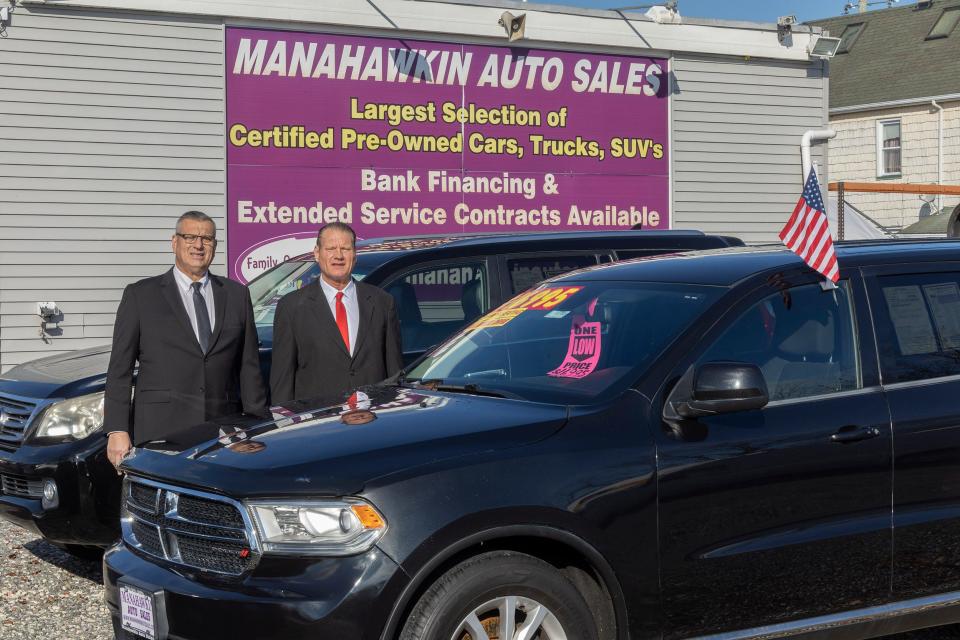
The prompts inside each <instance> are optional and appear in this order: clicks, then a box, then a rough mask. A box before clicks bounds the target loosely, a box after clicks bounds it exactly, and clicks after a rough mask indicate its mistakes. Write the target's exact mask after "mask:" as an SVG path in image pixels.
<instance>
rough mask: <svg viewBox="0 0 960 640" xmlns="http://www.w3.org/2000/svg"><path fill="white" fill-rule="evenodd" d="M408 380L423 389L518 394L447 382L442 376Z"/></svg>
mask: <svg viewBox="0 0 960 640" xmlns="http://www.w3.org/2000/svg"><path fill="white" fill-rule="evenodd" d="M408 382H412V383H415V384H416V386H418V387H421V388H423V389H430V390H431V391H448V392H450V393H468V394H470V395H472V396H489V397H491V398H512V399H516V397H517V396H515V395H513V394H509V393H505V392H503V391H495V390H493V389H485V388H483V387H481V386H479V385H476V384H445V383H444V381H443V379H442V378H428V379H426V380H418V381H414V380H408Z"/></svg>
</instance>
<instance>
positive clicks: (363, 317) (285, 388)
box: [270, 222, 403, 403]
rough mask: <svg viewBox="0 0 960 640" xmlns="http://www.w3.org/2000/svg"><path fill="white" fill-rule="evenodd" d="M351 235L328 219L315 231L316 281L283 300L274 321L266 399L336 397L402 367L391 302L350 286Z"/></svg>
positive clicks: (345, 227)
mask: <svg viewBox="0 0 960 640" xmlns="http://www.w3.org/2000/svg"><path fill="white" fill-rule="evenodd" d="M356 238H357V236H356V234H355V233H354V232H353V229H351V228H350V227H349V226H348V225H346V224H343V223H342V222H333V223H330V224H328V225H326V226H324V227H323V228H322V229H320V233H318V234H317V245H316V247H314V249H313V256H314V258H316V260H317V264H319V265H320V277H319V278H317V282H316V283H314V284H310V285H308V286H306V287H303V288H302V289H300V290H298V291H294V292H292V293H289V294H287V295H286V296H284V297H283V298H282V299H281V300H280V303H279V304H277V311H276V314H275V315H274V320H273V364H272V365H271V369H270V389H271V391H272V392H273V402H274V403H280V402H285V401H287V400H293V399H300V398H311V397H316V396H322V397H325V398H330V399H331V400H333V399H335V398H336V397H337V396H340V395H342V394H344V393H345V392H347V391H350V390H353V389H355V388H357V387H359V386H362V385H366V384H374V383H377V382H380V381H381V380H383V379H385V378H387V377H389V376H391V375H393V374H395V373H396V372H398V371H399V370H400V367H401V366H403V355H402V352H401V350H400V321H399V319H398V318H397V310H396V306H395V305H394V302H393V297H392V296H391V295H390V294H388V293H386V292H385V291H383V290H382V289H380V288H378V287H375V286H372V285H369V284H365V283H363V282H356V281H354V279H353V277H352V276H351V274H352V273H353V266H354V265H355V264H356V262H357V254H356Z"/></svg>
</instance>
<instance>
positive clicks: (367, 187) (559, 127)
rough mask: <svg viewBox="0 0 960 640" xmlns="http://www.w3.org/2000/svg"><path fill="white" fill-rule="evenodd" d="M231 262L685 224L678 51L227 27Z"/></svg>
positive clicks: (247, 264) (258, 263) (240, 266)
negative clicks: (641, 53) (676, 138)
mask: <svg viewBox="0 0 960 640" xmlns="http://www.w3.org/2000/svg"><path fill="white" fill-rule="evenodd" d="M226 43H227V54H226V73H227V203H228V207H227V216H228V219H227V237H228V261H229V267H230V276H231V277H234V278H236V279H238V280H241V281H248V280H250V279H252V278H253V277H255V276H256V275H258V274H259V273H261V272H263V271H264V270H265V269H267V268H269V267H271V266H273V265H274V264H277V263H278V262H280V261H282V260H284V259H285V258H286V257H289V256H292V255H297V254H300V253H305V252H307V251H309V250H310V248H311V247H312V246H313V244H314V241H315V237H316V232H317V229H318V228H319V227H320V226H321V225H323V224H325V223H327V222H332V221H334V220H340V221H343V222H346V223H348V224H350V225H351V226H353V228H354V229H355V230H356V232H357V235H358V236H359V237H360V238H375V237H387V236H401V235H420V234H437V233H453V232H471V231H494V232H528V231H556V230H581V231H586V230H593V229H611V228H630V227H634V226H636V225H638V224H639V225H642V226H643V228H644V229H664V228H667V227H668V226H669V215H668V211H669V157H668V151H669V150H668V148H667V138H668V134H667V119H668V117H667V113H668V107H667V97H666V96H667V83H668V81H667V76H666V70H667V65H666V61H665V60H663V59H659V58H643V57H628V56H615V55H597V54H589V55H588V54H581V53H572V52H560V51H548V50H534V49H521V48H506V47H493V46H476V45H470V46H468V45H458V44H450V43H440V42H418V41H412V40H405V39H404V40H394V39H388V38H362V37H352V36H339V35H328V34H318V33H300V32H289V31H267V30H260V29H235V28H229V29H228V30H227V39H226Z"/></svg>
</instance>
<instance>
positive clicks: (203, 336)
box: [191, 282, 213, 353]
mask: <svg viewBox="0 0 960 640" xmlns="http://www.w3.org/2000/svg"><path fill="white" fill-rule="evenodd" d="M191 286H192V287H193V310H194V312H195V313H196V314H197V338H198V339H199V340H200V348H201V349H203V352H204V353H206V352H207V349H209V348H210V340H211V338H213V331H212V330H211V329H210V314H209V313H207V301H206V300H204V299H203V294H202V293H200V288H201V287H202V286H203V283H202V282H194V283H193V284H192V285H191Z"/></svg>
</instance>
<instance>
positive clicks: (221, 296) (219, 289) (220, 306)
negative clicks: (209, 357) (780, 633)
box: [207, 273, 227, 353]
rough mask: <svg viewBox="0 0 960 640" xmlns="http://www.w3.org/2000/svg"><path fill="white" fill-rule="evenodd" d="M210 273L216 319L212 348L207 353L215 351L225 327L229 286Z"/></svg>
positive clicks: (211, 340)
mask: <svg viewBox="0 0 960 640" xmlns="http://www.w3.org/2000/svg"><path fill="white" fill-rule="evenodd" d="M209 275H210V289H211V291H213V315H214V316H216V320H215V321H214V323H213V337H212V338H211V339H210V348H209V349H208V350H207V353H209V352H210V351H213V347H214V346H216V344H217V339H219V338H220V331H221V330H222V329H223V318H224V316H225V315H226V310H227V288H226V287H224V286H223V282H221V281H220V278H218V277H217V276H215V275H213V274H212V273H211V274H209Z"/></svg>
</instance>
